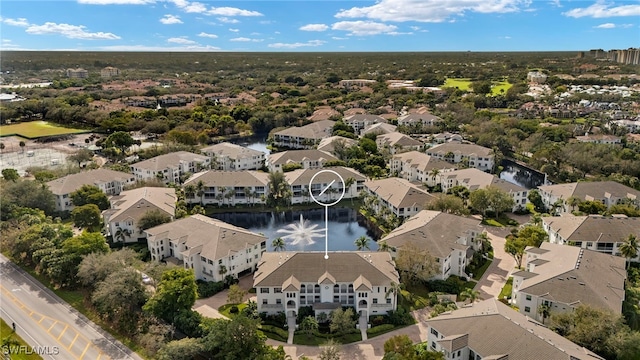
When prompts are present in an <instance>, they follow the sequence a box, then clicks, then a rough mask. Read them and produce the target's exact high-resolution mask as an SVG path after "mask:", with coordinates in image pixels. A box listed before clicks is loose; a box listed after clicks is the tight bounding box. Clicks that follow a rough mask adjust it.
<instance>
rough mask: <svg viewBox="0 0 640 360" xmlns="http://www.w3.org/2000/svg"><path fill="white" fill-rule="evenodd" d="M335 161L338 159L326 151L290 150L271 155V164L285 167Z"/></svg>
mask: <svg viewBox="0 0 640 360" xmlns="http://www.w3.org/2000/svg"><path fill="white" fill-rule="evenodd" d="M305 160H308V161H316V160H324V161H335V160H338V158H337V157H335V156H333V155H331V154H329V153H328V152H325V151H320V150H315V149H310V150H289V151H282V152H278V153H275V154H271V155H269V164H271V165H278V164H280V165H284V164H287V163H298V164H299V163H302V162H303V161H305Z"/></svg>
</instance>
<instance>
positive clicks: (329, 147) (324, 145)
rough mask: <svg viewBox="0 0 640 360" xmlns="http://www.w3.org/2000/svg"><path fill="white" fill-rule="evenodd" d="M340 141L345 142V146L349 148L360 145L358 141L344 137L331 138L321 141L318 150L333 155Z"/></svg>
mask: <svg viewBox="0 0 640 360" xmlns="http://www.w3.org/2000/svg"><path fill="white" fill-rule="evenodd" d="M340 141H343V142H344V145H345V146H347V147H350V146H353V145H357V144H358V141H357V140H354V139H349V138H346V137H343V136H329V137H327V138H324V139H322V140H320V143H319V144H318V150H322V151H326V152H328V153H332V154H333V150H334V149H335V147H336V145H335V144H336V143H337V142H340Z"/></svg>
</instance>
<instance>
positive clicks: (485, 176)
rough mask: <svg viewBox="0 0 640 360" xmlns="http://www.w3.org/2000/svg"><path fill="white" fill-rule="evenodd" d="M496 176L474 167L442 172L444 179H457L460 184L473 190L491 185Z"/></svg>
mask: <svg viewBox="0 0 640 360" xmlns="http://www.w3.org/2000/svg"><path fill="white" fill-rule="evenodd" d="M494 178H495V176H494V175H491V174H489V173H486V172H484V171H482V170H478V169H474V168H470V169H462V170H454V171H447V172H446V173H443V174H442V179H443V180H444V179H455V180H456V181H457V182H458V183H459V184H461V185H464V186H465V187H468V188H469V190H471V191H473V190H477V189H484V188H486V187H488V186H491V184H493V180H494Z"/></svg>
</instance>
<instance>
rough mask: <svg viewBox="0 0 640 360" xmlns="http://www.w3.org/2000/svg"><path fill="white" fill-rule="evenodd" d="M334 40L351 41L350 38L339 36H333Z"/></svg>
mask: <svg viewBox="0 0 640 360" xmlns="http://www.w3.org/2000/svg"><path fill="white" fill-rule="evenodd" d="M331 38H332V39H333V40H349V38H346V37H339V36H333V37H331Z"/></svg>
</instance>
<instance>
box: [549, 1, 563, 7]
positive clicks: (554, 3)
mask: <svg viewBox="0 0 640 360" xmlns="http://www.w3.org/2000/svg"><path fill="white" fill-rule="evenodd" d="M551 3H552V4H553V5H554V6H555V7H562V5H561V4H560V0H551Z"/></svg>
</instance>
